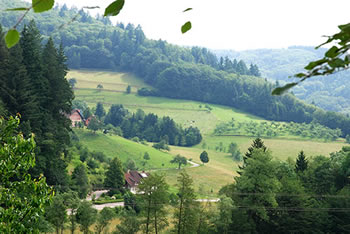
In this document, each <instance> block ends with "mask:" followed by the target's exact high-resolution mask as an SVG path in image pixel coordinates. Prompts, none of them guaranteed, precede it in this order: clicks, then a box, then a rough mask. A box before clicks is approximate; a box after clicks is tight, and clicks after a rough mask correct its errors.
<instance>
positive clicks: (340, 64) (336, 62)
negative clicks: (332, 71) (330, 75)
mask: <svg viewBox="0 0 350 234" xmlns="http://www.w3.org/2000/svg"><path fill="white" fill-rule="evenodd" d="M328 65H329V66H331V67H332V68H340V67H343V66H344V65H345V63H344V61H343V60H342V59H340V58H336V59H334V60H331V61H329V62H328Z"/></svg>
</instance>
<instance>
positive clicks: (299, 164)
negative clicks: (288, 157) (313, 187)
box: [295, 151, 308, 172]
mask: <svg viewBox="0 0 350 234" xmlns="http://www.w3.org/2000/svg"><path fill="white" fill-rule="evenodd" d="M307 166H308V161H307V159H306V156H305V153H304V151H300V153H299V154H298V158H297V161H296V163H295V171H296V172H303V171H305V170H306V169H307Z"/></svg>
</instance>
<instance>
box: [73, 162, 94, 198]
mask: <svg viewBox="0 0 350 234" xmlns="http://www.w3.org/2000/svg"><path fill="white" fill-rule="evenodd" d="M72 182H73V185H72V187H73V190H75V191H77V192H78V196H79V198H81V199H84V198H86V195H87V194H88V192H89V189H90V184H89V178H88V176H87V171H86V167H85V165H84V164H79V165H78V166H77V167H76V168H74V171H73V173H72Z"/></svg>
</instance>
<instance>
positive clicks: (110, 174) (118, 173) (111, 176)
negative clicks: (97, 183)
mask: <svg viewBox="0 0 350 234" xmlns="http://www.w3.org/2000/svg"><path fill="white" fill-rule="evenodd" d="M104 186H105V188H107V189H109V190H110V194H111V195H113V194H116V193H119V192H123V191H124V189H123V187H124V173H123V166H122V163H121V161H120V160H119V158H118V157H115V158H114V159H113V160H112V161H111V163H110V164H109V168H108V169H107V171H106V178H105V180H104Z"/></svg>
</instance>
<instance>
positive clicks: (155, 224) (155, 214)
mask: <svg viewBox="0 0 350 234" xmlns="http://www.w3.org/2000/svg"><path fill="white" fill-rule="evenodd" d="M154 229H155V231H156V234H158V225H157V211H156V210H155V211H154Z"/></svg>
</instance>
